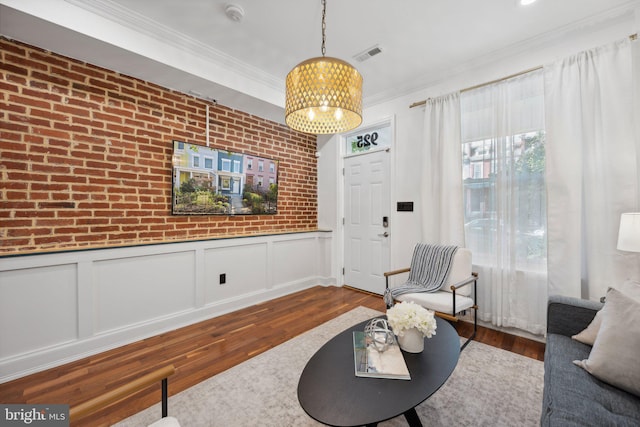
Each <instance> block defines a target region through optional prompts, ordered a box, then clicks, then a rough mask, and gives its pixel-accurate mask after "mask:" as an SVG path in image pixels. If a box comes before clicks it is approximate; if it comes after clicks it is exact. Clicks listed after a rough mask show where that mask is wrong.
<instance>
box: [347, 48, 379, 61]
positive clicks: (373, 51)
mask: <svg viewBox="0 0 640 427" xmlns="http://www.w3.org/2000/svg"><path fill="white" fill-rule="evenodd" d="M379 53H382V49H380V46H378V45H375V46H372V47H370V48H369V49H366V50H365V51H363V52H360V53H359V54H357V55H354V56H353V57H354V58H355V60H356V61H358V62H363V61H366V60H367V59H369V58H371V57H372V56H376V55H377V54H379Z"/></svg>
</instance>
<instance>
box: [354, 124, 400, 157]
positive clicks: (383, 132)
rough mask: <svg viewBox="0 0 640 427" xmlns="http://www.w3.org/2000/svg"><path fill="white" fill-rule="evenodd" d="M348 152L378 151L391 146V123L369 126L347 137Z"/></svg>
mask: <svg viewBox="0 0 640 427" xmlns="http://www.w3.org/2000/svg"><path fill="white" fill-rule="evenodd" d="M346 143H347V147H346V148H347V154H357V153H364V152H367V151H376V150H380V149H383V148H386V147H390V146H391V125H390V124H386V125H383V126H379V127H373V128H368V129H365V130H362V131H360V132H356V133H352V134H349V135H347V137H346Z"/></svg>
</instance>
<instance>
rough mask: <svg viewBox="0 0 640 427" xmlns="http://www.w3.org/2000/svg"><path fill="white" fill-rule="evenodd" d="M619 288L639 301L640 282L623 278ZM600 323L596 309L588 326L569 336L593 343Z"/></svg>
mask: <svg viewBox="0 0 640 427" xmlns="http://www.w3.org/2000/svg"><path fill="white" fill-rule="evenodd" d="M609 289H612V288H609ZM619 290H620V292H622V293H623V294H625V295H626V296H628V297H631V298H633V299H635V300H636V301H640V282H637V281H635V280H631V279H628V280H625V281H624V283H623V284H622V286H620V288H619ZM601 323H602V310H598V312H597V313H596V315H595V317H594V318H593V320H592V321H591V323H590V324H589V326H587V327H586V328H585V329H584V330H583V331H582V332H580V333H579V334H577V335H574V336H572V337H571V338H573V339H574V340H576V341H579V342H581V343H583V344H588V345H593V343H594V342H595V340H596V336H597V335H598V331H599V330H600V324H601Z"/></svg>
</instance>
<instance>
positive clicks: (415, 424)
mask: <svg viewBox="0 0 640 427" xmlns="http://www.w3.org/2000/svg"><path fill="white" fill-rule="evenodd" d="M404 417H405V418H406V419H407V422H408V423H409V427H422V422H421V421H420V417H418V413H417V412H416V408H411V409H409V410H408V411H407V412H405V413H404ZM377 425H378V423H374V424H367V427H376V426H377Z"/></svg>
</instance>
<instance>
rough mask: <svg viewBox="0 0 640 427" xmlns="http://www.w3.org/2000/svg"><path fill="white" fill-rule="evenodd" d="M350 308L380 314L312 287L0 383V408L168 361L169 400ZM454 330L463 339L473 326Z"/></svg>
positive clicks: (96, 387)
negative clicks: (172, 369)
mask: <svg viewBox="0 0 640 427" xmlns="http://www.w3.org/2000/svg"><path fill="white" fill-rule="evenodd" d="M358 306H365V307H369V308H372V309H375V310H378V311H382V312H383V311H384V310H385V306H384V302H383V301H382V298H381V297H380V296H376V295H370V294H367V293H363V292H359V291H356V290H353V289H350V288H343V287H333V286H331V287H322V286H318V287H314V288H311V289H307V290H304V291H301V292H297V293H294V294H291V295H287V296H284V297H281V298H277V299H275V300H271V301H267V302H264V303H261V304H257V305H254V306H251V307H248V308H245V309H242V310H238V311H236V312H233V313H229V314H226V315H223V316H219V317H216V318H213V319H209V320H206V321H204V322H200V323H197V324H194V325H190V326H187V327H184V328H181V329H177V330H174V331H171V332H167V333H164V334H161V335H157V336H154V337H151V338H148V339H145V340H142V341H139V342H136V343H132V344H129V345H126V346H123V347H119V348H116V349H114V350H110V351H107V352H104V353H100V354H97V355H94V356H91V357H87V358H85V359H82V360H78V361H76V362H72V363H68V364H66V365H63V366H59V367H56V368H53V369H49V370H46V371H43V372H39V373H36V374H33V375H29V376H27V377H23V378H19V379H17V380H14V381H11V382H8V383H4V384H0V402H2V403H34V404H35V403H42V404H46V403H51V404H53V403H65V404H69V405H71V406H73V405H76V404H78V403H81V402H83V401H86V400H88V399H90V398H93V397H94V396H98V395H100V394H103V393H105V392H107V391H109V390H111V389H113V388H114V387H118V386H120V385H122V384H124V383H127V382H129V381H131V380H132V379H134V378H137V377H139V376H141V375H143V374H145V373H148V372H151V371H153V370H154V369H157V368H160V367H162V366H164V365H167V364H170V363H171V364H173V365H174V366H175V367H176V373H175V374H174V375H173V376H171V377H170V378H169V395H174V394H176V393H178V392H180V391H182V390H184V389H186V388H189V387H191V386H193V385H195V384H197V383H199V382H201V381H203V380H205V379H207V378H209V377H211V376H213V375H216V374H218V373H220V372H222V371H224V370H226V369H228V368H230V367H232V366H234V365H236V364H239V363H241V362H243V361H245V360H247V359H249V358H251V357H252V356H255V355H257V354H260V353H262V352H264V351H267V350H269V349H270V348H273V347H275V346H277V345H279V344H281V343H283V342H285V341H287V340H289V339H291V338H293V337H295V336H297V335H300V334H301V333H303V332H305V331H307V330H309V329H312V328H314V327H316V326H318V325H320V324H322V323H324V322H326V321H328V320H330V319H332V318H334V317H337V316H339V315H340V314H342V313H346V312H348V311H350V310H351V309H353V308H355V307H358ZM456 328H457V329H458V333H459V334H460V335H461V336H469V335H470V334H471V332H472V330H473V325H471V324H468V323H464V322H458V324H457V325H456ZM476 340H477V341H480V342H483V343H486V344H489V345H492V346H495V347H499V348H502V349H504V350H508V351H513V352H515V353H518V354H522V355H525V356H527V357H531V358H534V359H537V360H543V356H544V344H543V343H540V342H537V341H532V340H528V339H526V338H521V337H516V336H513V335H508V334H504V333H501V332H497V331H494V330H492V329H488V328H482V327H479V328H478V334H477V337H476ZM159 400H160V385H159V384H157V385H154V386H152V387H150V388H149V389H146V390H143V391H141V392H139V393H137V394H135V395H134V396H132V397H131V398H129V399H127V400H126V401H123V402H118V403H116V404H114V405H112V406H111V407H109V408H107V409H106V410H104V411H101V412H98V413H96V414H94V415H91V416H89V417H87V418H84V419H82V420H81V421H80V422H78V423H72V425H74V426H81V425H82V426H108V425H111V424H113V423H115V422H117V421H120V420H122V419H124V418H126V417H128V416H130V415H132V414H134V413H136V412H139V411H141V410H142V409H144V408H146V407H148V406H150V405H152V404H154V403H156V402H158V401H159ZM169 413H171V408H169ZM158 416H159V415H158Z"/></svg>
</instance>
